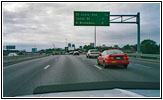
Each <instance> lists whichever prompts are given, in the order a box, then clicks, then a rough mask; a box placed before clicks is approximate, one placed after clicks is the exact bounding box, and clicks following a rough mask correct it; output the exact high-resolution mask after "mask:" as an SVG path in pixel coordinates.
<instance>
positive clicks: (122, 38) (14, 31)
mask: <svg viewBox="0 0 163 100" xmlns="http://www.w3.org/2000/svg"><path fill="white" fill-rule="evenodd" d="M2 7H3V45H12V44H13V45H16V49H19V50H20V49H21V50H22V49H26V50H27V51H31V48H32V47H37V48H38V49H46V48H53V45H52V44H55V47H56V48H64V47H65V46H66V40H65V39H67V42H68V43H72V44H75V46H76V47H79V46H80V45H82V46H83V45H85V44H86V45H88V44H90V43H91V42H94V31H95V30H94V26H74V25H73V24H74V19H73V18H74V16H73V13H74V11H110V14H111V15H113V14H123V15H124V14H133V15H136V14H137V12H140V19H141V41H142V40H144V39H152V40H154V41H156V42H157V44H160V4H159V3H109V2H108V3H106V2H104V3H20V2H19V3H3V6H2ZM96 32H97V45H103V44H105V45H107V46H113V45H119V46H120V47H122V46H123V45H126V44H136V43H137V25H136V24H110V26H104V27H102V26H100V27H96Z"/></svg>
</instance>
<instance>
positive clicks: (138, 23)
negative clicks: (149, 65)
mask: <svg viewBox="0 0 163 100" xmlns="http://www.w3.org/2000/svg"><path fill="white" fill-rule="evenodd" d="M139 52H140V13H139V12H138V13H137V53H139Z"/></svg>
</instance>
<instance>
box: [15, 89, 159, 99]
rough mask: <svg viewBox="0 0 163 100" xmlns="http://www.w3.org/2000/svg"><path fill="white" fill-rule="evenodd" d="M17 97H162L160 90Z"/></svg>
mask: <svg viewBox="0 0 163 100" xmlns="http://www.w3.org/2000/svg"><path fill="white" fill-rule="evenodd" d="M17 97H109V98H111V97H113V98H114V97H116V98H117V97H140V98H145V97H160V90H159V89H158V90H138V89H130V90H125V89H118V88H115V89H108V90H89V91H72V92H57V93H44V94H33V95H23V96H17Z"/></svg>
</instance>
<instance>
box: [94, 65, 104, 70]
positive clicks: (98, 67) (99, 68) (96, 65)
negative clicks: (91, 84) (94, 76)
mask: <svg viewBox="0 0 163 100" xmlns="http://www.w3.org/2000/svg"><path fill="white" fill-rule="evenodd" d="M94 66H95V67H96V68H98V69H100V70H102V68H101V67H99V66H97V65H94Z"/></svg>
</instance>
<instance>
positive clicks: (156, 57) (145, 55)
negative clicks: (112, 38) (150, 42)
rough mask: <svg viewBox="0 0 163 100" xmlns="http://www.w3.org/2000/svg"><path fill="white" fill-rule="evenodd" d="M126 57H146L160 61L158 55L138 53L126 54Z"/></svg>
mask: <svg viewBox="0 0 163 100" xmlns="http://www.w3.org/2000/svg"><path fill="white" fill-rule="evenodd" d="M126 54H127V55H128V56H131V57H136V58H141V57H148V58H155V59H160V55H159V54H139V53H126Z"/></svg>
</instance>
